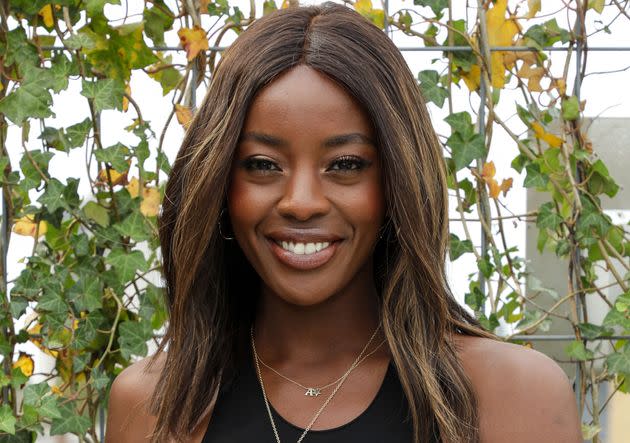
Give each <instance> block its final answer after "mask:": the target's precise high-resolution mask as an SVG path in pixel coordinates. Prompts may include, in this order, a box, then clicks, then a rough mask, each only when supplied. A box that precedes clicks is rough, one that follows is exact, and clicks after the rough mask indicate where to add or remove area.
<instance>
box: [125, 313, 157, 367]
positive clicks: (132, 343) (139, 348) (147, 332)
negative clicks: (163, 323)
mask: <svg viewBox="0 0 630 443" xmlns="http://www.w3.org/2000/svg"><path fill="white" fill-rule="evenodd" d="M118 328H119V329H118V330H119V332H120V336H119V337H118V343H119V344H120V352H121V354H122V356H123V358H125V359H129V357H131V356H132V355H139V356H145V355H147V352H148V348H147V341H148V340H150V339H151V337H152V336H153V329H152V328H151V324H150V323H149V322H147V321H141V322H137V321H125V322H122V323H121V324H120V326H119V327H118Z"/></svg>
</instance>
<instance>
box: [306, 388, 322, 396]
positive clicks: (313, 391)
mask: <svg viewBox="0 0 630 443" xmlns="http://www.w3.org/2000/svg"><path fill="white" fill-rule="evenodd" d="M321 393H322V392H321V389H318V388H308V389H307V390H306V392H305V393H304V395H308V396H309V397H317V396H318V395H319V394H321Z"/></svg>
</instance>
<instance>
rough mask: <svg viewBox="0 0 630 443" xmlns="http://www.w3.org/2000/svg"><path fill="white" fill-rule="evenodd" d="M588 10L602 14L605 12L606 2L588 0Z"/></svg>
mask: <svg viewBox="0 0 630 443" xmlns="http://www.w3.org/2000/svg"><path fill="white" fill-rule="evenodd" d="M588 9H594V10H595V11H597V13H598V14H601V13H602V12H603V11H604V0H588Z"/></svg>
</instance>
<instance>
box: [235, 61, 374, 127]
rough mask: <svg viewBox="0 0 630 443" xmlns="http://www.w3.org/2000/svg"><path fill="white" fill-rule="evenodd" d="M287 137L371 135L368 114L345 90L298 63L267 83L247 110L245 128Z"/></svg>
mask: <svg viewBox="0 0 630 443" xmlns="http://www.w3.org/2000/svg"><path fill="white" fill-rule="evenodd" d="M263 129H264V130H268V131H274V132H282V133H283V134H284V135H285V136H287V137H289V136H291V135H296V136H297V135H302V136H306V135H309V136H329V135H331V133H342V132H348V131H355V132H362V133H365V134H366V135H371V123H370V119H369V117H368V115H367V114H366V113H365V111H364V110H363V109H362V107H361V106H360V105H359V104H358V102H357V101H356V100H355V99H354V98H353V97H352V96H351V95H350V94H348V93H347V92H346V91H345V89H343V88H342V87H341V86H339V85H338V84H337V83H335V82H334V81H333V80H331V79H330V78H328V77H327V76H325V75H324V74H321V73H319V72H317V71H315V70H314V69H312V68H309V67H307V66H297V67H295V68H293V69H291V70H289V71H288V72H286V73H284V74H282V75H281V76H280V77H278V78H276V79H275V80H274V81H273V82H271V83H270V84H269V85H267V86H265V88H263V89H262V90H261V91H260V92H259V93H258V94H257V95H256V97H255V98H254V101H253V102H252V104H251V106H250V108H249V109H248V112H247V117H246V121H245V126H244V130H263Z"/></svg>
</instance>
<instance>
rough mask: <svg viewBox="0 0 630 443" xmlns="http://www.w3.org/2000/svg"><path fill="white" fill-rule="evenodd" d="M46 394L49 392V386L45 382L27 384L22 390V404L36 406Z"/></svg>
mask: <svg viewBox="0 0 630 443" xmlns="http://www.w3.org/2000/svg"><path fill="white" fill-rule="evenodd" d="M48 392H50V386H48V383H46V382H41V383H36V384H29V385H27V386H26V387H25V388H24V403H26V404H29V405H33V406H37V405H39V402H40V401H41V399H42V398H43V397H44V396H45V395H46V394H47V393H48Z"/></svg>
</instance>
